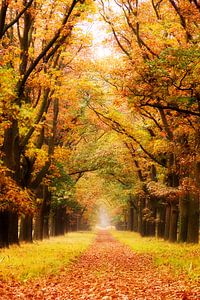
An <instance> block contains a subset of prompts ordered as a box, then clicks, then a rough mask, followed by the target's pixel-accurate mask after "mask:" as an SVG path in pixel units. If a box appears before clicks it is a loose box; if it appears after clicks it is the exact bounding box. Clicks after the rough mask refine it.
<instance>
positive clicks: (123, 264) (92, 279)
mask: <svg viewBox="0 0 200 300" xmlns="http://www.w3.org/2000/svg"><path fill="white" fill-rule="evenodd" d="M0 299H3V300H11V299H32V300H33V299H34V300H42V299H45V300H48V299H54V300H79V299H87V300H89V299H90V300H114V299H116V300H158V299H163V300H164V299H166V300H170V299H176V300H177V299H182V300H187V299H191V300H195V299H200V288H198V287H197V286H196V287H192V286H190V285H189V283H186V282H184V280H183V279H179V280H176V281H175V280H174V279H173V278H172V277H170V275H169V274H164V273H162V274H161V273H160V272H158V270H156V268H155V267H154V266H153V265H152V262H151V258H150V257H149V256H145V255H139V254H135V253H133V252H132V251H131V250H130V249H129V248H128V247H126V246H124V245H122V244H120V243H119V242H117V241H116V240H115V239H113V237H112V236H111V235H110V234H109V233H107V232H106V231H102V232H100V233H99V234H98V236H97V239H96V241H95V242H94V243H93V245H92V246H91V247H90V249H89V250H88V251H87V252H86V253H85V254H84V255H82V256H81V258H80V259H79V260H78V261H77V262H74V263H73V264H72V266H71V267H70V269H63V270H62V271H61V273H60V274H59V275H57V276H51V277H49V278H48V279H43V280H41V281H40V282H32V283H29V284H28V285H27V286H20V285H19V284H17V283H15V284H14V285H13V284H12V285H7V286H6V289H5V285H4V286H0Z"/></svg>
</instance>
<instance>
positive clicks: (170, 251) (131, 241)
mask: <svg viewBox="0 0 200 300" xmlns="http://www.w3.org/2000/svg"><path fill="white" fill-rule="evenodd" d="M112 235H113V236H114V237H115V238H117V239H118V240H119V241H120V242H122V243H124V244H126V245H128V246H129V247H130V248H131V249H132V250H133V251H135V252H137V253H146V254H150V255H151V256H152V258H153V262H154V264H155V265H156V266H157V267H161V268H162V269H163V268H166V269H167V270H169V271H171V272H173V273H174V274H175V275H178V276H179V275H180V274H184V275H185V276H187V278H188V279H189V280H193V281H198V280H200V245H199V244H185V243H182V244H181V243H180V244H179V243H169V242H167V241H164V240H161V239H156V238H148V237H141V236H140V235H139V234H137V233H134V232H127V231H112Z"/></svg>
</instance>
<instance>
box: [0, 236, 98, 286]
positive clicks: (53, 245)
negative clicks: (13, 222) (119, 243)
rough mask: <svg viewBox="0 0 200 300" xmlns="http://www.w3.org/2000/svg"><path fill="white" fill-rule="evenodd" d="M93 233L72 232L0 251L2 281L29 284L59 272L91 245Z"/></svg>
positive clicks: (0, 276) (0, 275)
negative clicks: (17, 281) (13, 280)
mask: <svg viewBox="0 0 200 300" xmlns="http://www.w3.org/2000/svg"><path fill="white" fill-rule="evenodd" d="M94 237H95V234H94V233H92V232H73V233H68V234H67V235H65V236H64V237H55V238H51V239H49V240H44V241H37V242H33V243H32V244H25V243H23V244H21V245H20V246H11V247H10V248H9V249H0V278H2V279H4V280H8V279H11V278H13V279H15V280H20V281H27V280H29V279H33V278H39V277H41V276H45V275H50V274H55V273H58V272H59V270H60V269H62V268H64V267H67V266H68V265H69V263H70V262H72V261H74V260H75V259H76V258H77V257H78V256H80V255H81V253H82V252H83V251H85V250H86V249H87V248H88V246H89V245H90V244H91V243H92V241H93V239H94Z"/></svg>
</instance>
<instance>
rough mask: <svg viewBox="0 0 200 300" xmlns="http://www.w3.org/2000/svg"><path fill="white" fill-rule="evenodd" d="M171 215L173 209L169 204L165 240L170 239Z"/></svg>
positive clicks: (166, 215)
mask: <svg viewBox="0 0 200 300" xmlns="http://www.w3.org/2000/svg"><path fill="white" fill-rule="evenodd" d="M170 215H171V207H170V205H169V204H167V207H166V214H165V233H164V239H165V240H168V239H169V228H170Z"/></svg>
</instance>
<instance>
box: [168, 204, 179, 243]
mask: <svg viewBox="0 0 200 300" xmlns="http://www.w3.org/2000/svg"><path fill="white" fill-rule="evenodd" d="M177 225H178V207H177V205H176V203H172V204H171V215H170V228H169V241H170V242H176V241H177Z"/></svg>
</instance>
